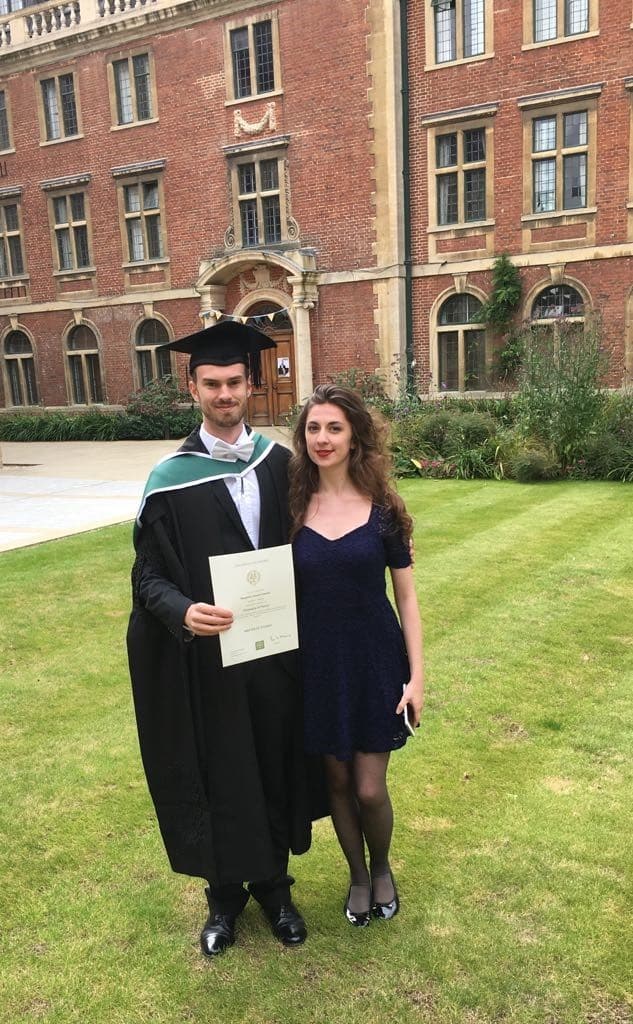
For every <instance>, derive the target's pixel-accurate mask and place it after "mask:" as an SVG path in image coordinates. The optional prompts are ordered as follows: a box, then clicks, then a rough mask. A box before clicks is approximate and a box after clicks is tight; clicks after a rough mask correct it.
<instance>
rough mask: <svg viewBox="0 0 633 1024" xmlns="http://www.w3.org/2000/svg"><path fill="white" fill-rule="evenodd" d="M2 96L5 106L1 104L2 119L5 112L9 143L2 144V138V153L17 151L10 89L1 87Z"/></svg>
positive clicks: (0, 142)
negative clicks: (14, 140)
mask: <svg viewBox="0 0 633 1024" xmlns="http://www.w3.org/2000/svg"><path fill="white" fill-rule="evenodd" d="M0 97H3V98H4V108H2V107H1V106H0V119H1V118H2V114H4V123H5V126H6V139H7V145H6V146H3V145H2V140H1V138H0V153H15V147H14V145H13V121H12V118H11V101H10V96H9V90H8V89H7V88H3V89H0Z"/></svg>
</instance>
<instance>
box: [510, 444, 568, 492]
mask: <svg viewBox="0 0 633 1024" xmlns="http://www.w3.org/2000/svg"><path fill="white" fill-rule="evenodd" d="M508 476H512V477H514V479H515V480H518V481H519V482H520V483H522V484H527V483H534V482H536V481H538V480H555V479H556V478H557V477H559V476H560V465H559V463H558V459H557V457H556V455H555V454H554V453H553V452H552V451H550V450H549V449H547V448H545V447H539V446H536V445H533V446H525V447H523V448H518V449H517V450H516V451H515V452H514V454H513V455H512V456H511V457H510V459H509V463H508Z"/></svg>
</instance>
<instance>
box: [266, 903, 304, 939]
mask: <svg viewBox="0 0 633 1024" xmlns="http://www.w3.org/2000/svg"><path fill="white" fill-rule="evenodd" d="M264 913H265V915H266V917H267V918H268V923H269V924H270V928H271V931H272V933H273V935H274V936H275V938H276V939H279V941H280V942H283V944H284V946H300V945H301V943H302V942H305V940H306V938H307V935H308V929H307V928H306V923H305V921H304V920H303V918H302V916H301V914H300V913H299V911H298V910H297V908H296V907H295V905H294V903H286V904H285V905H284V906H282V907H278V908H277V909H275V910H269V909H268V908H267V907H264Z"/></svg>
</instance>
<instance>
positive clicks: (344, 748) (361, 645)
mask: <svg viewBox="0 0 633 1024" xmlns="http://www.w3.org/2000/svg"><path fill="white" fill-rule="evenodd" d="M293 550H294V560H295V570H296V575H297V584H298V603H299V649H300V654H301V665H302V671H303V682H304V692H305V743H306V750H307V751H308V752H309V753H312V754H334V755H335V756H336V757H337V758H338V759H339V760H341V761H348V760H350V759H351V757H352V754H353V753H354V751H363V752H366V753H369V752H372V753H373V752H384V751H387V750H396V749H397V748H398V747H402V746H404V744H405V742H406V739H407V732H406V729H405V726H404V721H403V716H402V715H396V714H395V708H396V706H397V704H398V702H399V700H400V698H401V696H402V687H403V685H404V684H405V683H408V681H409V662H408V659H407V652H406V648H405V644H404V637H403V635H402V630H401V629H400V624H399V622H398V619H397V617H396V613H395V611H394V609H393V607H392V605H391V603H390V601H389V598H388V597H387V591H386V580H385V569H386V567H387V566H389V567H391V568H394V569H402V568H404V567H405V566H407V565H410V564H411V557H410V554H409V547H408V544H407V543H406V542H405V541H404V540H403V538H402V536H401V534H400V532H399V531H398V530H397V528H396V527H395V524H394V523H393V520H392V518H391V514H390V513H388V512H386V511H385V510H383V509H382V508H380V507H379V506H377V505H373V506H372V509H371V512H370V515H369V519H368V521H367V523H365V525H364V526H359V527H358V528H357V529H355V530H351V531H350V532H349V533H346V534H344V536H342V537H340V538H338V539H337V540H328V539H327V538H326V537H323V536H322V535H321V534H320V533H317V532H316V531H315V530H312V529H311V528H310V527H309V526H304V527H302V528H301V530H299V532H298V533H297V535H296V537H295V540H294V543H293Z"/></svg>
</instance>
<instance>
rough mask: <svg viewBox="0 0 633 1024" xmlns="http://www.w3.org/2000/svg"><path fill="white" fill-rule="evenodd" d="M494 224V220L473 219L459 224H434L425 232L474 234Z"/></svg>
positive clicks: (431, 233)
mask: <svg viewBox="0 0 633 1024" xmlns="http://www.w3.org/2000/svg"><path fill="white" fill-rule="evenodd" d="M494 226H495V221H494V220H473V221H469V222H468V223H467V224H464V223H462V222H460V223H459V224H436V225H434V226H433V227H430V228H427V229H426V232H427V234H428V235H448V236H451V235H453V236H454V235H457V236H461V235H474V234H477V233H478V232H481V231H482V230H484V229H485V230H488V228H494Z"/></svg>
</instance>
